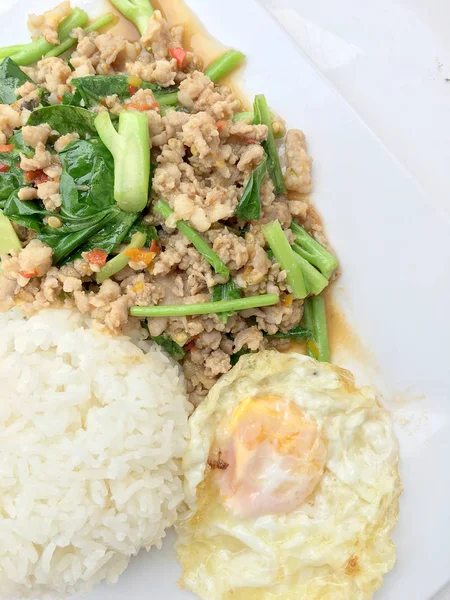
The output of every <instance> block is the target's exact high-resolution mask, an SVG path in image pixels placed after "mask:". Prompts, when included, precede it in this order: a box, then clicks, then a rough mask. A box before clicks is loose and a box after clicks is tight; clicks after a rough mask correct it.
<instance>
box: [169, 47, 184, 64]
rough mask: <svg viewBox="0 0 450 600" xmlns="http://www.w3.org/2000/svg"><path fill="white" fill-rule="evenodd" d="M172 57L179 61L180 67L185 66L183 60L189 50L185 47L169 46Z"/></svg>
mask: <svg viewBox="0 0 450 600" xmlns="http://www.w3.org/2000/svg"><path fill="white" fill-rule="evenodd" d="M169 52H170V54H171V55H172V57H173V58H174V59H175V60H176V61H177V64H178V68H179V69H181V68H182V67H183V61H184V59H185V58H186V55H187V52H186V50H185V49H184V48H169Z"/></svg>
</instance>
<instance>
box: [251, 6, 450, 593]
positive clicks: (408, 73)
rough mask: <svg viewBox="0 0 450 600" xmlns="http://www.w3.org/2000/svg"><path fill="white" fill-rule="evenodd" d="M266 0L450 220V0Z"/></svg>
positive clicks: (288, 30)
mask: <svg viewBox="0 0 450 600" xmlns="http://www.w3.org/2000/svg"><path fill="white" fill-rule="evenodd" d="M260 3H261V4H262V5H263V6H264V7H265V8H266V9H267V10H268V11H269V12H270V13H271V14H272V16H274V17H275V18H276V19H277V20H278V22H279V23H280V24H281V25H282V26H283V27H284V29H285V30H286V31H287V32H288V33H289V34H290V36H291V37H292V38H293V39H294V41H295V42H296V43H297V44H298V45H299V46H300V48H301V49H302V50H303V52H304V53H305V54H306V55H307V56H308V57H309V58H310V59H311V61H312V62H313V63H314V64H315V66H316V67H317V68H318V69H319V70H320V71H321V72H322V74H323V75H324V76H325V77H326V78H327V79H328V80H329V81H330V82H331V83H332V84H333V85H334V87H335V88H336V89H337V90H338V91H339V92H340V93H341V94H342V96H343V97H344V98H345V100H346V101H347V102H348V104H350V106H351V107H352V108H353V109H354V111H355V112H356V113H357V114H358V115H359V116H360V117H361V119H362V120H363V121H364V122H365V123H366V124H367V126H368V127H369V128H370V129H371V130H372V131H373V132H374V134H375V135H376V136H377V137H378V138H379V139H380V140H381V142H382V143H383V144H384V145H385V146H386V148H387V149H388V150H389V151H390V152H391V153H392V154H393V155H394V156H395V158H396V159H397V160H398V161H399V162H400V163H401V164H402V165H403V166H404V168H405V169H407V170H408V171H409V172H410V173H411V174H412V175H413V176H414V177H415V178H416V180H417V181H418V182H419V184H420V186H421V187H422V189H423V190H424V191H425V192H426V194H427V195H428V197H429V201H430V203H432V204H433V205H434V207H435V208H438V211H439V213H440V215H441V216H442V218H443V219H445V220H447V221H448V220H450V195H449V191H450V183H449V165H450V81H447V79H449V78H450V3H449V2H448V0H395V1H394V0H378V2H374V3H370V2H364V1H363V0H340V1H339V2H336V1H335V0H314V2H311V0H260ZM418 485H420V482H418ZM449 513H450V511H449ZM430 551H436V549H430ZM449 578H450V559H449ZM399 600H400V599H399ZM402 600H403V599H402ZM433 600H450V585H449V586H448V587H446V588H445V589H443V590H442V591H441V592H440V593H439V594H437V595H436V596H435V597H434V598H433Z"/></svg>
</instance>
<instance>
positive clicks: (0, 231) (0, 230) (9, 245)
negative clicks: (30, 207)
mask: <svg viewBox="0 0 450 600" xmlns="http://www.w3.org/2000/svg"><path fill="white" fill-rule="evenodd" d="M12 250H18V251H19V250H22V244H21V243H20V240H19V238H18V237H17V234H16V232H15V231H14V227H13V226H12V225H11V223H10V221H9V219H8V218H7V217H5V215H4V214H3V212H2V211H1V210H0V254H9V253H10V252H11V251H12Z"/></svg>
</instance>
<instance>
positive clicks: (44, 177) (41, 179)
mask: <svg viewBox="0 0 450 600" xmlns="http://www.w3.org/2000/svg"><path fill="white" fill-rule="evenodd" d="M49 179H50V177H49V176H48V175H46V174H45V173H44V171H41V172H39V173H38V174H37V175H36V177H35V178H34V185H39V184H40V183H45V182H46V181H49Z"/></svg>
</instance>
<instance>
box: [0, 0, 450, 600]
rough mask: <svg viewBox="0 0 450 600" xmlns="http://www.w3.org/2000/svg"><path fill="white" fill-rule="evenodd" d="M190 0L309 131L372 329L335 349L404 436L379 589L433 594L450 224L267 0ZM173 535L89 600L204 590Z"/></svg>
mask: <svg viewBox="0 0 450 600" xmlns="http://www.w3.org/2000/svg"><path fill="white" fill-rule="evenodd" d="M55 3H56V0H55V1H54V0H1V2H0V20H1V23H2V34H3V35H2V44H11V43H17V42H19V41H22V40H25V39H26V28H25V15H26V13H28V12H39V11H41V10H43V9H46V8H50V7H51V6H52V5H54V4H55ZM78 4H80V5H86V4H89V5H90V6H95V5H96V3H95V2H93V0H91V1H90V2H78ZM188 4H189V5H190V6H191V7H192V8H193V10H194V11H195V12H196V13H197V14H198V15H199V17H200V18H201V20H202V21H203V22H204V24H205V25H206V26H207V28H208V29H209V30H210V31H211V33H212V34H213V35H215V36H216V37H217V38H219V39H220V40H221V41H223V42H224V43H226V44H228V45H230V46H234V47H236V48H239V49H241V50H242V51H244V52H245V53H246V54H247V56H248V65H247V68H246V71H245V76H244V81H245V88H246V89H247V90H248V91H249V92H250V93H252V94H253V93H259V92H264V93H265V94H266V95H267V97H268V98H269V102H270V104H271V106H273V107H274V109H275V110H276V111H277V112H279V113H280V114H281V115H283V116H284V117H285V118H286V119H287V121H288V124H289V125H290V126H297V127H301V128H302V129H304V131H305V133H306V135H307V138H308V142H309V150H310V153H311V154H312V156H313V157H314V160H315V163H314V165H315V166H314V177H315V182H316V185H315V192H314V202H315V204H316V205H317V206H318V208H319V210H320V212H321V214H322V216H323V217H324V221H325V223H326V226H327V231H328V234H329V237H330V240H331V242H332V244H333V245H334V247H335V248H336V250H337V252H338V254H339V257H340V260H341V263H342V265H343V269H344V271H343V275H342V278H341V279H340V282H339V284H338V287H337V289H336V296H337V297H338V299H339V302H340V303H341V306H342V307H343V308H344V310H345V312H346V315H347V318H348V320H349V321H350V322H351V324H352V326H353V329H354V330H356V331H358V335H359V337H360V339H361V340H363V344H362V345H360V344H353V348H354V349H357V352H356V355H355V353H353V355H351V354H350V353H349V352H348V350H347V349H346V348H345V347H343V348H341V349H338V351H337V352H336V353H335V361H336V362H339V363H340V364H341V365H343V366H348V367H351V368H352V369H353V370H354V371H356V373H357V375H358V380H359V381H360V382H361V383H366V382H369V381H371V382H372V383H373V384H374V385H375V386H376V387H377V388H378V389H379V391H380V393H381V394H382V401H383V403H384V404H385V405H386V406H387V407H388V408H390V409H391V410H392V413H393V418H394V420H395V423H396V427H397V434H398V436H399V439H400V445H401V454H402V466H401V471H402V477H403V484H404V488H405V492H404V494H403V496H402V500H401V513H400V523H399V526H398V527H397V529H396V531H395V536H394V537H395V541H396V543H397V548H398V564H397V566H396V567H395V569H394V571H393V572H392V573H391V574H389V575H388V576H387V577H386V580H385V583H384V585H383V587H382V588H381V591H380V592H379V593H378V595H377V598H378V599H379V600H404V599H405V600H406V599H408V600H428V599H429V598H431V597H432V596H433V594H434V593H436V592H437V591H438V590H439V589H440V588H441V587H442V586H443V585H444V584H445V582H446V581H447V580H448V578H449V571H450V567H449V556H450V522H449V518H448V514H449V510H448V499H449V497H450V477H449V469H448V460H447V457H449V456H450V422H449V421H450V406H449V402H450V393H449V392H450V384H449V379H450V369H449V365H448V363H449V359H450V353H449V350H448V344H447V342H448V340H449V339H450V321H449V319H448V317H447V312H448V311H447V303H448V298H449V295H450V284H449V277H448V274H449V271H450V225H449V223H448V221H447V220H445V219H444V218H442V213H440V211H439V208H438V207H437V206H436V205H435V204H434V203H433V200H432V199H430V198H428V197H427V196H426V195H425V194H424V192H423V190H422V189H421V188H420V186H419V185H418V183H417V181H416V180H415V179H414V178H413V177H411V175H410V174H409V173H408V172H407V171H405V170H404V168H403V167H402V166H401V165H400V164H399V163H398V162H397V161H396V160H395V159H394V158H393V156H392V155H391V154H390V153H389V152H388V151H387V150H386V149H385V148H384V147H383V146H382V145H381V143H380V142H379V141H378V140H377V138H376V137H375V136H374V135H373V134H372V133H371V131H370V130H369V129H368V127H367V126H366V125H365V124H364V122H362V121H361V120H360V119H359V117H358V116H357V115H356V114H355V113H354V112H353V111H352V109H351V108H350V107H349V106H348V105H347V104H346V102H345V101H344V100H343V98H342V97H341V96H340V95H339V94H338V93H337V92H336V91H335V90H334V88H333V87H332V86H331V85H329V83H328V82H327V81H326V80H325V79H324V78H323V76H322V75H321V74H320V73H319V72H318V71H317V70H316V69H315V68H314V67H313V66H312V64H311V63H310V61H309V59H307V58H306V57H305V56H304V55H303V54H302V53H301V52H300V51H299V50H298V48H297V47H296V46H295V45H294V44H293V42H292V41H291V39H290V38H289V37H288V36H287V34H286V33H285V32H284V31H283V30H282V29H281V28H279V26H278V25H277V24H276V23H275V22H274V20H273V19H272V18H271V17H270V16H269V14H268V13H266V12H265V11H264V10H263V9H262V8H261V7H260V6H259V5H258V4H257V2H256V1H255V0H246V1H245V2H243V1H242V0H227V2H226V3H225V2H222V1H221V0H208V1H207V0H189V1H188ZM97 6H98V5H97ZM99 10H101V8H98V10H97V12H98V11H99ZM236 15H238V16H239V18H236ZM373 85H374V86H376V82H374V83H373ZM412 126H413V124H412ZM417 143H418V144H420V139H418V140H417ZM424 151H425V150H424ZM367 349H370V350H367ZM369 355H370V356H369ZM168 542H169V543H166V544H165V546H164V549H163V550H162V551H156V550H154V551H152V552H151V553H150V554H149V555H147V554H141V555H140V556H138V557H137V558H136V559H135V560H133V561H132V563H131V565H130V567H129V569H128V570H127V572H126V573H125V574H124V575H123V576H122V577H121V579H120V581H119V583H118V584H117V585H116V586H113V587H106V586H100V587H99V588H98V589H97V590H96V591H95V592H94V593H92V594H91V595H90V596H89V597H88V598H89V600H106V599H108V600H116V599H117V600H119V599H121V598H123V597H125V596H126V597H127V598H132V599H133V600H141V599H142V600H144V599H147V598H149V597H153V598H164V599H168V600H183V599H185V600H187V599H188V598H189V597H191V598H192V597H193V596H192V595H190V594H188V593H186V592H181V591H179V590H178V588H177V586H176V581H177V579H178V577H179V575H180V569H179V567H178V565H177V563H176V560H175V558H174V554H173V551H172V549H171V539H170V536H169V540H168ZM211 600H213V599H211Z"/></svg>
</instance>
